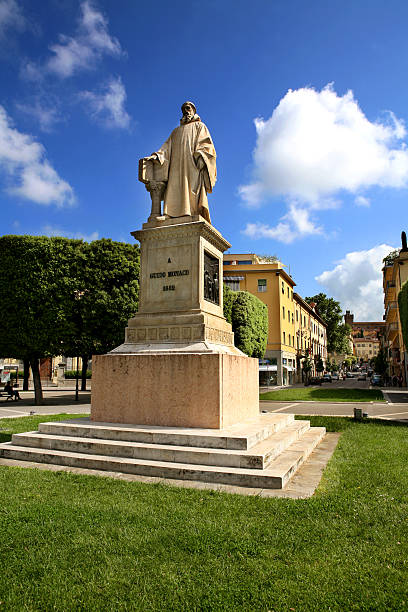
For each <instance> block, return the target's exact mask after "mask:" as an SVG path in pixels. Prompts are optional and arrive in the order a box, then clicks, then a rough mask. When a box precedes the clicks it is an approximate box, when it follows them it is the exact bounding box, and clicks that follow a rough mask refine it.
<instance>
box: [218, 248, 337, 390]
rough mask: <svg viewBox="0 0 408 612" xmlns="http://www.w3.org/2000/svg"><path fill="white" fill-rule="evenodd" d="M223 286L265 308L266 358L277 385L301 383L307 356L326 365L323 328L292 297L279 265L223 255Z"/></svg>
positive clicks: (253, 257) (290, 283) (251, 257)
mask: <svg viewBox="0 0 408 612" xmlns="http://www.w3.org/2000/svg"><path fill="white" fill-rule="evenodd" d="M224 283H225V284H226V285H227V286H228V287H229V288H230V289H231V290H232V291H248V292H249V293H252V294H253V295H255V296H256V297H258V298H259V299H260V300H261V301H262V302H264V304H266V306H267V308H268V341H267V346H266V352H265V358H266V359H267V360H268V361H269V363H270V364H271V365H272V366H275V367H276V370H275V372H276V379H275V380H276V384H278V385H290V384H292V383H294V382H298V381H300V380H301V379H302V375H301V363H302V360H303V359H304V358H305V357H306V356H309V355H310V356H311V357H314V356H315V355H316V356H317V355H320V354H321V356H322V358H323V360H324V362H325V359H326V358H327V348H326V346H327V345H326V328H325V325H324V323H323V321H322V320H321V319H320V317H319V316H318V315H317V313H316V312H315V311H314V309H313V308H312V307H311V306H310V305H308V304H306V302H305V301H304V300H303V299H302V298H301V297H300V295H298V294H296V293H294V290H293V289H294V287H295V286H296V283H295V281H294V280H293V278H292V277H291V276H290V275H289V274H288V273H287V272H286V271H285V270H284V266H283V264H282V263H281V262H280V261H278V260H275V261H270V260H265V259H263V258H262V257H259V256H257V255H254V254H252V253H251V254H224ZM323 329H324V331H323ZM302 351H304V352H302ZM309 351H310V352H309Z"/></svg>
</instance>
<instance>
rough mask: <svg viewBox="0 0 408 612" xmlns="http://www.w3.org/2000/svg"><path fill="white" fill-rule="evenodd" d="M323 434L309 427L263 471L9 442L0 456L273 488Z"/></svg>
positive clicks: (288, 475)
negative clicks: (124, 456)
mask: <svg viewBox="0 0 408 612" xmlns="http://www.w3.org/2000/svg"><path fill="white" fill-rule="evenodd" d="M324 434H325V429H324V427H313V428H311V429H309V430H308V431H307V432H306V433H305V434H304V435H303V436H302V438H301V440H298V441H296V442H294V443H293V444H292V445H291V446H289V447H288V448H287V449H286V450H285V451H283V453H281V454H280V455H279V456H278V458H277V459H275V460H274V461H272V462H271V463H270V465H269V466H268V467H267V468H266V469H263V470H257V469H255V470H254V469H248V468H238V467H225V466H224V467H222V466H208V465H193V464H186V463H176V462H165V461H149V460H144V459H132V458H123V457H109V456H104V455H91V454H89V453H72V452H67V451H59V450H49V449H42V448H27V447H24V446H16V445H14V444H13V442H7V443H5V444H1V445H0V456H1V457H4V458H7V459H17V460H20V461H21V460H22V461H33V462H37V463H50V464H53V465H65V466H70V467H81V468H86V469H94V470H103V471H112V472H122V473H126V474H138V475H143V476H155V477H161V478H173V479H177V480H199V481H204V482H211V483H219V484H230V485H234V486H245V487H258V488H268V489H276V488H283V487H284V486H285V484H286V483H287V482H288V480H289V479H290V478H291V476H292V475H293V474H294V473H295V472H296V470H297V469H298V468H299V467H300V465H301V464H302V463H303V462H304V461H305V460H306V459H307V457H308V456H309V454H310V453H311V452H312V450H313V449H314V448H315V447H316V446H317V444H318V443H319V442H320V440H321V439H322V438H323V436H324Z"/></svg>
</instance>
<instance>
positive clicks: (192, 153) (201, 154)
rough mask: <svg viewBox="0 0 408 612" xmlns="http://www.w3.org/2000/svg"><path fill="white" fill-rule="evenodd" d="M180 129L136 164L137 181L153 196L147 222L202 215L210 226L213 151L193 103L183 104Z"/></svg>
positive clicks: (213, 180) (213, 177) (213, 171)
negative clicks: (161, 209) (209, 203)
mask: <svg viewBox="0 0 408 612" xmlns="http://www.w3.org/2000/svg"><path fill="white" fill-rule="evenodd" d="M181 110H182V112H183V116H182V118H181V120H180V126H179V127H177V128H176V129H174V130H173V131H172V133H171V134H170V136H169V138H168V139H167V140H166V142H165V143H164V144H163V145H162V147H161V148H160V149H159V150H158V151H155V152H154V153H152V155H150V156H149V157H144V158H143V159H141V160H140V162H139V180H140V181H142V182H143V183H145V185H146V189H147V190H148V191H149V192H150V194H151V197H152V213H151V215H150V217H149V221H150V220H153V219H155V218H157V217H158V216H160V213H161V211H160V208H161V204H160V203H161V201H162V200H163V199H164V206H163V216H164V217H165V218H168V217H183V216H185V215H189V216H192V215H201V216H202V217H204V219H206V220H207V221H208V222H209V223H211V219H210V212H209V210H208V200H207V193H211V192H212V190H213V187H214V184H215V181H216V179H217V168H216V164H215V158H216V153H215V148H214V145H213V142H212V140H211V136H210V132H209V131H208V128H207V126H206V125H205V124H204V123H202V121H201V119H200V117H199V116H198V115H197V114H196V107H195V105H194V104H193V103H192V102H184V104H183V106H182V107H181Z"/></svg>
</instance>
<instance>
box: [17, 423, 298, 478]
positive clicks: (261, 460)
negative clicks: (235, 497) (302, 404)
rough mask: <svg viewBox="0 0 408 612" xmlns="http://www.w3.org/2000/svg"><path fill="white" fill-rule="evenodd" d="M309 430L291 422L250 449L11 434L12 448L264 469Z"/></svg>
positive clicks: (41, 434) (32, 433)
mask: <svg viewBox="0 0 408 612" xmlns="http://www.w3.org/2000/svg"><path fill="white" fill-rule="evenodd" d="M309 427H310V423H309V421H302V420H298V421H294V422H293V423H292V424H291V425H289V426H288V427H286V428H285V429H283V430H280V431H278V432H274V433H272V434H271V435H270V436H269V438H267V439H266V440H262V441H261V442H258V444H255V445H254V446H253V447H252V448H251V449H250V450H244V451H243V450H234V449H231V450H230V449H214V448H200V447H192V446H176V445H165V444H149V443H143V442H126V441H123V440H102V439H95V438H83V437H77V436H63V435H52V434H49V433H39V432H27V433H20V434H14V435H13V438H12V442H13V445H15V446H26V447H33V448H42V449H48V450H58V451H66V452H73V453H90V454H92V455H104V456H110V457H122V458H132V459H146V460H148V461H165V462H174V463H185V464H187V463H191V464H194V465H215V466H224V467H239V468H252V469H261V470H262V469H264V468H265V467H266V466H267V465H268V464H269V463H270V462H271V461H272V460H273V459H275V457H277V456H278V454H280V453H281V452H282V451H283V450H285V449H286V448H288V447H289V446H290V445H291V444H293V443H294V442H295V441H296V440H298V439H299V437H300V436H302V434H304V433H305V432H306V431H307V430H308V429H309Z"/></svg>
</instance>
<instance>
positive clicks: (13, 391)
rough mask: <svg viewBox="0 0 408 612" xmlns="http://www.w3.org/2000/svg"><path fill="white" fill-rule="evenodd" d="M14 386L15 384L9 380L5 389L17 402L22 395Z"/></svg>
mask: <svg viewBox="0 0 408 612" xmlns="http://www.w3.org/2000/svg"><path fill="white" fill-rule="evenodd" d="M13 387H14V385H13V384H12V383H11V382H10V381H9V380H8V381H7V383H6V385H5V386H4V390H5V392H6V393H8V395H9V396H10V397H11V398H12V400H14V401H15V402H16V401H17V400H20V399H21V397H20V394H19V392H18V391H17V389H13Z"/></svg>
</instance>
